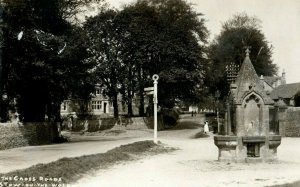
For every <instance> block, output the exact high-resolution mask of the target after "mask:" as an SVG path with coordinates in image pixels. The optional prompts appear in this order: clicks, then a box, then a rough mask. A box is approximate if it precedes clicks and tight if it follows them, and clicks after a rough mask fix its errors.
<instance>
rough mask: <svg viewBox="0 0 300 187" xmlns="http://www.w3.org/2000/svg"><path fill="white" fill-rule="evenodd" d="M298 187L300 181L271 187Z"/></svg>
mask: <svg viewBox="0 0 300 187" xmlns="http://www.w3.org/2000/svg"><path fill="white" fill-rule="evenodd" d="M299 186H300V181H296V182H293V183H287V184H279V185H274V186H271V187H299Z"/></svg>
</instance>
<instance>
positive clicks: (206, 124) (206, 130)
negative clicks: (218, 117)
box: [204, 121, 209, 134]
mask: <svg viewBox="0 0 300 187" xmlns="http://www.w3.org/2000/svg"><path fill="white" fill-rule="evenodd" d="M208 132H209V129H208V121H205V122H204V133H205V134H207V133H208Z"/></svg>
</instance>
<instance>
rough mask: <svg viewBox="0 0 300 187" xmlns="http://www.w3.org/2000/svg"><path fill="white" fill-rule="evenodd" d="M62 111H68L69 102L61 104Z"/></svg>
mask: <svg viewBox="0 0 300 187" xmlns="http://www.w3.org/2000/svg"><path fill="white" fill-rule="evenodd" d="M61 110H62V111H67V110H68V102H67V101H64V102H63V103H62V104H61Z"/></svg>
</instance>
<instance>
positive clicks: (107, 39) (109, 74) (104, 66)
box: [84, 10, 125, 118]
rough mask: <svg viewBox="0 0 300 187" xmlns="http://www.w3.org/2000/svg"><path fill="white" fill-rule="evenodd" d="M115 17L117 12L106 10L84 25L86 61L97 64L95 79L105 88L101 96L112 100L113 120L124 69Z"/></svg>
mask: <svg viewBox="0 0 300 187" xmlns="http://www.w3.org/2000/svg"><path fill="white" fill-rule="evenodd" d="M117 16H118V12H117V11H115V10H107V11H105V12H101V13H100V14H98V15H97V16H95V17H92V18H89V19H88V20H87V21H86V23H85V24H84V28H85V30H86V32H87V33H88V38H89V44H90V45H89V48H88V50H89V51H90V54H91V55H90V58H89V59H88V61H91V62H94V63H96V64H97V65H96V68H95V69H94V73H95V77H96V80H97V81H98V83H100V84H101V86H102V87H103V88H105V89H104V92H103V94H104V95H107V96H109V97H110V99H111V100H112V103H113V107H114V117H115V118H117V117H118V114H119V111H118V93H119V87H120V85H121V79H123V78H124V76H123V75H122V74H123V70H124V67H125V65H124V64H123V60H122V58H121V52H120V51H121V47H122V40H121V38H122V36H123V34H122V32H121V31H120V30H118V27H119V25H118V24H117V22H116V20H115V19H116V17H117Z"/></svg>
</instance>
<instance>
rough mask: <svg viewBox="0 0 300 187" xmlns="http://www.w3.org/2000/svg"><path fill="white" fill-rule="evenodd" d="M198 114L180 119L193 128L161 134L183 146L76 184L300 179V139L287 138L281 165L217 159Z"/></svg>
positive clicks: (109, 186) (130, 186)
mask: <svg viewBox="0 0 300 187" xmlns="http://www.w3.org/2000/svg"><path fill="white" fill-rule="evenodd" d="M197 118H198V117H197ZM197 118H192V119H191V118H185V119H181V121H180V123H181V125H183V126H186V127H187V128H188V129H184V128H179V129H182V130H169V131H162V132H159V139H160V141H161V142H163V143H165V144H167V145H170V146H173V147H178V148H179V150H177V151H175V152H173V153H170V154H162V155H156V156H151V157H147V158H145V159H143V160H139V161H133V162H128V163H121V164H119V165H116V166H115V167H113V168H110V169H108V170H105V171H103V170H100V171H97V172H94V173H93V174H91V175H87V176H86V177H85V178H83V179H82V180H80V181H78V183H76V184H74V185H72V186H76V187H84V186H88V187H92V186H94V187H99V186H101V187H114V186H115V187H119V186H122V187H135V186H136V187H139V186H149V187H150V186H151V187H152V186H160V187H177V186H178V187H182V186H184V187H196V186H197V187H199V186H200V187H206V186H207V187H208V186H211V187H216V186H217V187H219V186H220V187H222V186H234V187H235V186H241V187H242V186H247V187H248V186H249V187H253V186H266V185H274V184H281V183H287V182H293V181H295V180H299V179H300V160H299V158H300V150H299V149H298V148H299V146H300V139H299V138H284V139H283V141H282V145H281V146H279V149H278V157H279V162H277V163H262V164H238V163H231V164H229V163H221V162H218V161H217V155H218V150H217V147H216V146H215V145H214V142H213V136H212V135H211V136H210V137H207V138H198V139H195V138H194V135H195V134H196V133H198V132H199V131H201V130H202V128H201V127H200V128H197V126H198V127H199V120H200V119H199V118H198V119H197Z"/></svg>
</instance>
